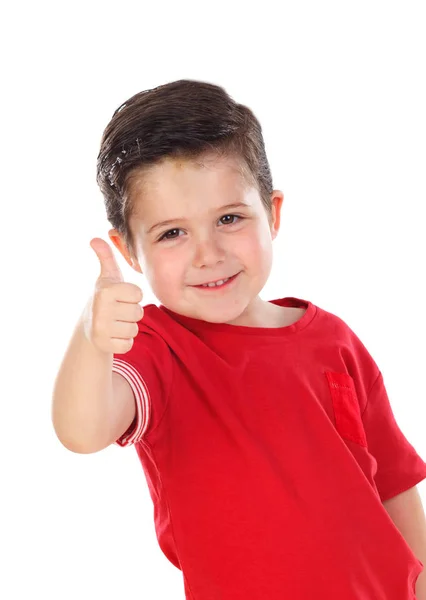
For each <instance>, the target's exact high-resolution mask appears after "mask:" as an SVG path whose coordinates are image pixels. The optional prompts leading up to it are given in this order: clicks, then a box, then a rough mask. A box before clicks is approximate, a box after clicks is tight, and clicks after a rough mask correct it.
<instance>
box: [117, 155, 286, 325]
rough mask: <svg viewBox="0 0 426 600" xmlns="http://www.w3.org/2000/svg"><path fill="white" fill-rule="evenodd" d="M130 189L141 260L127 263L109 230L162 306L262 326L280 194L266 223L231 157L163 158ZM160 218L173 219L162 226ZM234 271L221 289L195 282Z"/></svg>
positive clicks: (254, 193)
mask: <svg viewBox="0 0 426 600" xmlns="http://www.w3.org/2000/svg"><path fill="white" fill-rule="evenodd" d="M131 194H132V198H133V199H134V202H135V211H134V215H133V216H132V218H131V221H130V228H131V231H132V233H133V235H134V239H135V245H136V252H137V256H138V262H137V263H136V264H135V263H134V262H133V261H131V259H130V258H129V254H128V251H127V249H126V248H125V246H124V244H123V242H122V240H121V238H120V237H119V235H118V234H117V232H116V231H115V230H114V229H112V230H110V232H109V236H110V238H111V240H112V241H113V243H114V244H115V245H116V247H117V248H118V249H119V251H120V252H121V253H122V254H123V256H124V257H125V259H126V260H127V262H128V263H129V264H130V265H131V266H132V267H133V268H134V269H135V270H137V271H139V272H143V273H145V275H146V277H147V279H148V282H149V284H150V286H151V288H152V291H153V292H154V294H155V296H156V297H157V298H158V300H159V301H160V302H161V303H162V304H163V305H164V306H165V307H167V308H169V309H170V310H172V311H174V312H177V313H180V314H182V315H186V316H188V317H193V318H196V319H202V320H204V321H210V322H213V323H230V324H236V325H251V324H253V325H254V324H256V325H257V326H259V318H260V320H262V316H264V317H265V319H264V320H267V319H268V315H270V311H269V312H268V309H269V308H270V303H265V302H264V301H263V300H261V299H260V298H259V297H258V294H259V292H260V291H261V290H262V288H263V287H264V285H265V283H266V281H267V279H268V276H269V274H270V271H271V267H272V240H273V239H274V238H275V237H276V235H277V233H278V229H279V223H280V211H281V205H282V201H283V194H282V192H280V191H274V192H273V194H272V215H271V219H270V221H271V222H269V221H268V214H267V212H266V210H265V208H264V205H263V204H262V202H261V199H260V195H259V193H258V191H257V190H256V189H255V188H254V187H250V186H249V184H248V183H246V181H245V180H244V178H243V177H242V175H241V174H240V173H239V170H238V163H237V162H236V161H235V159H230V158H222V159H218V158H216V159H210V160H207V159H205V160H204V162H203V164H202V165H201V164H200V163H195V162H192V161H184V160H181V159H173V160H172V159H167V160H165V161H163V162H162V163H160V164H157V165H155V166H153V167H152V168H151V169H150V170H149V172H145V173H144V174H143V178H141V179H140V180H139V181H138V179H137V178H135V179H134V180H133V182H132V184H131ZM239 203H242V204H243V205H242V206H235V207H227V206H226V205H230V204H239ZM230 215H236V216H230ZM163 221H170V222H169V223H167V224H162V225H159V223H162V222H163ZM165 234H166V235H165ZM234 275H236V277H235V278H234V279H233V280H232V281H230V282H229V283H227V284H225V285H224V286H223V287H217V288H216V287H215V288H200V287H196V286H197V285H199V284H202V283H208V282H212V281H217V280H220V279H224V278H227V277H231V276H234ZM265 326H267V325H265Z"/></svg>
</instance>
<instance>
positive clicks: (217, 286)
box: [191, 271, 241, 291]
mask: <svg viewBox="0 0 426 600" xmlns="http://www.w3.org/2000/svg"><path fill="white" fill-rule="evenodd" d="M240 272H241V271H240ZM240 272H239V273H236V274H235V275H232V277H227V278H226V279H218V280H217V281H212V282H209V283H204V284H202V285H193V286H191V287H195V288H197V289H200V290H206V291H212V290H221V289H223V288H227V287H229V286H230V285H231V284H232V283H233V282H234V281H235V279H236V278H237V277H238V275H239V274H240Z"/></svg>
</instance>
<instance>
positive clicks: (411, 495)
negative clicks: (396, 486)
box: [383, 486, 426, 600]
mask: <svg viewBox="0 0 426 600" xmlns="http://www.w3.org/2000/svg"><path fill="white" fill-rule="evenodd" d="M383 506H384V507H385V509H386V511H387V512H388V514H389V516H390V518H391V519H392V521H393V522H394V523H395V525H396V527H397V528H398V530H399V531H400V532H401V534H402V536H403V537H404V539H405V541H406V542H407V544H408V545H409V546H410V548H411V550H412V551H413V553H414V555H415V556H416V558H418V559H419V560H420V561H421V562H422V563H423V564H424V565H425V569H423V571H422V572H421V573H420V575H419V577H418V579H417V584H416V598H417V600H426V518H425V513H424V509H423V505H422V501H421V498H420V494H419V492H418V490H417V487H416V486H414V487H412V488H410V489H409V490H406V491H405V492H402V494H398V495H397V496H395V497H394V498H390V499H389V500H385V501H384V502H383Z"/></svg>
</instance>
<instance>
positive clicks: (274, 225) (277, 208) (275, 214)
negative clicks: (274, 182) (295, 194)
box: [270, 190, 284, 240]
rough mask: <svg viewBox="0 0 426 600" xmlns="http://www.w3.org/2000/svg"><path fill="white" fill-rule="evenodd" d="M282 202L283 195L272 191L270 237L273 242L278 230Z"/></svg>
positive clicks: (277, 191) (278, 191)
mask: <svg viewBox="0 0 426 600" xmlns="http://www.w3.org/2000/svg"><path fill="white" fill-rule="evenodd" d="M283 201H284V194H283V193H282V192H281V191H280V190H274V191H273V192H272V194H271V220H270V226H271V236H272V239H273V240H274V239H275V238H276V237H277V235H278V231H279V229H280V222H281V207H282V204H283Z"/></svg>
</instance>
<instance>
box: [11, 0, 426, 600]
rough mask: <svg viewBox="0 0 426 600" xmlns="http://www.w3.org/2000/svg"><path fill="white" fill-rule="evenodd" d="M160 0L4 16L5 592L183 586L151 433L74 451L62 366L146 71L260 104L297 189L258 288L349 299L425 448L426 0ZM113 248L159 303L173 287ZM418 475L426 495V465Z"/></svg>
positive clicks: (282, 174) (327, 305) (327, 300)
mask: <svg viewBox="0 0 426 600" xmlns="http://www.w3.org/2000/svg"><path fill="white" fill-rule="evenodd" d="M154 4H155V5H156V3H155V2H141V1H139V2H134V3H132V2H123V1H121V2H106V1H104V2H102V3H97V2H90V1H86V2H84V3H83V2H73V3H72V4H71V3H68V4H66V5H65V4H64V3H61V2H57V3H53V2H52V3H48V2H35V3H32V4H30V3H29V2H21V3H13V4H10V5H9V7H8V8H7V9H6V11H4V12H3V15H2V16H1V19H0V21H1V22H2V26H1V27H2V32H1V36H0V38H1V45H2V49H1V56H2V65H1V70H2V89H3V91H2V92H1V96H0V99H1V104H2V107H1V112H0V115H1V117H0V118H1V141H0V151H1V213H0V214H1V217H2V236H1V244H2V247H1V260H2V264H1V267H2V269H1V270H2V275H3V276H2V280H3V283H2V285H1V289H2V292H1V296H0V297H1V302H2V309H1V314H2V317H3V319H2V355H3V360H2V366H3V369H2V376H1V380H2V394H1V411H2V416H1V430H2V435H1V449H2V454H1V457H2V459H1V474H2V483H1V485H2V490H3V492H2V500H1V502H2V509H1V535H0V539H1V542H0V543H1V546H2V554H3V559H2V565H1V571H2V574H1V577H0V596H1V597H2V598H5V599H6V598H7V599H8V600H15V599H23V598H34V597H37V598H38V597H40V598H47V599H50V598H52V599H53V598H55V599H60V600H71V599H73V600H74V599H76V598H78V599H79V600H89V599H90V600H94V599H95V600H97V599H102V600H108V599H112V598H118V597H120V598H124V597H128V596H129V597H132V598H141V599H142V598H144V599H147V600H156V599H158V600H160V599H161V600H164V599H165V598H167V599H168V600H174V599H176V600H183V598H184V594H183V582H182V576H181V572H180V571H178V570H177V569H176V568H175V567H174V566H172V565H171V564H170V563H169V562H168V561H167V559H166V558H165V557H164V555H163V554H162V552H161V550H160V549H159V547H158V545H157V541H156V538H155V532H154V524H153V509H152V502H151V498H150V496H149V492H148V487H147V484H146V481H145V478H144V475H143V471H142V468H141V466H140V464H139V462H138V458H137V455H136V451H135V449H134V448H132V447H130V448H125V449H123V448H119V447H118V446H111V447H109V448H107V449H106V450H103V451H102V452H99V453H96V454H92V455H78V454H74V453H72V452H70V451H68V450H66V449H65V448H64V447H63V446H62V445H61V444H60V442H59V441H58V439H57V438H56V436H55V433H54V430H53V426H52V423H51V420H50V411H51V394H52V388H53V382H54V378H55V376H56V373H57V371H58V368H59V365H60V362H61V360H62V358H63V354H64V352H65V348H66V345H67V343H68V341H69V338H70V336H71V333H72V329H73V327H74V325H75V323H76V320H77V318H78V317H79V315H80V313H81V311H82V309H83V307H84V305H85V303H86V301H87V298H88V296H89V295H90V294H91V293H92V287H93V285H94V282H95V279H96V278H97V276H98V274H99V262H98V259H97V257H96V255H95V253H94V251H93V250H92V249H91V248H90V246H89V242H90V240H91V239H92V238H93V237H102V238H103V239H105V240H108V236H107V231H108V229H109V228H110V224H109V223H108V222H107V221H106V218H105V212H104V207H103V199H102V196H101V194H100V191H99V189H98V188H97V186H96V182H95V171H96V157H97V154H98V151H99V142H100V138H101V135H102V131H103V129H104V128H105V126H106V125H107V123H108V121H109V119H110V118H111V116H112V113H113V112H114V110H115V109H116V108H117V107H118V106H119V105H120V104H121V103H122V102H124V101H125V100H126V99H127V98H129V97H130V96H132V95H133V94H135V93H136V92H139V91H141V90H143V89H147V88H151V87H155V86H157V85H160V84H163V83H166V82H169V81H173V80H176V79H182V78H189V79H200V80H205V81H209V82H212V83H216V84H219V85H221V86H223V87H225V89H226V90H227V91H228V92H229V93H230V94H231V96H233V98H234V99H235V100H237V101H238V102H241V103H243V104H246V105H247V106H249V107H250V108H251V109H252V110H253V111H254V113H255V114H256V116H257V117H258V118H259V120H260V122H261V124H262V127H263V131H264V137H265V142H266V147H267V152H268V156H269V160H270V164H271V168H272V173H273V179H274V186H275V188H278V189H281V190H282V191H283V192H284V194H285V201H284V205H283V209H282V225H281V230H280V234H279V237H278V238H277V240H275V242H274V252H275V263H274V267H273V271H272V274H271V279H270V281H269V282H268V285H267V286H266V287H265V288H264V290H263V292H262V294H261V295H262V297H263V298H264V299H272V298H281V297H284V296H296V297H299V298H304V299H309V300H311V301H312V302H314V303H315V304H317V305H318V306H320V307H322V308H324V309H326V310H328V311H330V312H332V313H334V314H336V315H338V316H339V317H341V318H342V319H344V320H345V321H346V323H347V324H348V325H349V326H350V327H351V328H352V329H353V330H354V331H355V332H356V333H357V335H358V336H359V337H360V338H361V340H362V341H363V342H364V344H365V345H366V346H367V348H368V349H369V351H370V353H371V354H372V356H373V357H374V358H375V360H376V362H377V363H378V365H379V367H380V369H381V371H382V373H383V375H384V378H385V382H386V387H387V390H388V394H389V397H390V400H391V404H392V407H393V410H394V414H395V416H396V419H397V421H398V424H399V426H400V428H401V429H402V431H403V432H404V434H405V435H406V437H407V438H408V439H409V440H410V442H411V443H412V444H413V445H414V447H415V448H416V450H417V451H418V453H419V454H420V455H421V456H422V457H423V458H425V459H426V436H425V405H426V391H425V383H424V372H425V359H426V353H425V348H424V340H425V334H426V317H425V310H424V306H425V293H426V288H425V285H424V272H425V268H424V263H425V249H426V239H425V230H426V227H425V216H424V214H425V213H424V210H425V200H426V183H425V164H426V163H425V158H426V146H425V139H426V118H425V106H426V91H425V61H426V36H425V35H424V32H425V30H426V22H425V17H424V14H423V12H422V11H423V10H424V5H423V2H420V1H418V2H409V1H408V2H402V1H400V2H377V1H374V0H369V1H365V0H364V1H358V2H351V3H348V2H338V1H336V2H331V1H323V2H281V3H278V2H277V3H276V5H275V2H266V1H262V2H259V3H252V4H250V3H242V2H241V3H238V2H234V3H233V2H230V1H228V2H224V3H221V2H214V3H203V2H193V3H188V2H169V3H167V2H166V3H164V2H163V3H158V7H157V8H153V5H154ZM11 6H13V7H12V8H11ZM156 6H157V5H156ZM111 245H112V244H111ZM114 252H115V255H116V256H117V260H118V263H119V265H120V266H121V268H122V272H123V274H124V276H125V278H126V279H127V281H130V282H133V283H135V284H137V285H139V286H140V287H142V289H143V290H144V301H143V303H144V304H148V303H150V302H156V300H155V298H154V297H153V296H152V295H151V293H150V290H149V289H148V287H147V284H146V282H145V280H144V277H143V276H141V275H140V274H138V273H136V272H135V271H133V270H132V269H131V268H130V267H129V266H128V265H127V263H126V262H125V261H124V259H123V258H122V257H121V255H119V254H118V252H117V251H116V250H115V249H114ZM419 490H420V493H421V495H422V498H423V501H424V502H425V501H426V488H425V482H422V483H421V484H420V485H419Z"/></svg>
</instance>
